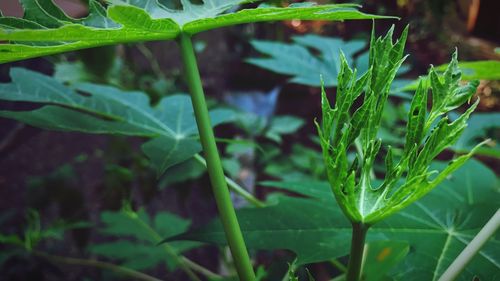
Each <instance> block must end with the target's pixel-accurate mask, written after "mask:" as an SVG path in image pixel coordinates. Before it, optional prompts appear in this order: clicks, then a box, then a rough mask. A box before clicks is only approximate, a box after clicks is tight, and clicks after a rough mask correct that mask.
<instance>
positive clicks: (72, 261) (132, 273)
mask: <svg viewBox="0 0 500 281" xmlns="http://www.w3.org/2000/svg"><path fill="white" fill-rule="evenodd" d="M32 253H33V254H34V255H35V256H38V257H42V258H44V259H47V260H50V261H53V262H56V263H64V264H69V265H81V266H91V267H96V268H100V269H106V270H110V271H113V272H115V273H117V274H121V275H124V276H128V277H131V278H133V279H135V280H143V281H162V280H161V279H158V278H155V277H153V276H150V275H147V274H145V273H142V272H139V271H136V270H133V269H130V268H128V267H124V266H119V265H115V264H112V263H109V262H103V261H98V260H88V259H78V258H70V257H63V256H55V255H50V254H47V253H44V252H39V251H32Z"/></svg>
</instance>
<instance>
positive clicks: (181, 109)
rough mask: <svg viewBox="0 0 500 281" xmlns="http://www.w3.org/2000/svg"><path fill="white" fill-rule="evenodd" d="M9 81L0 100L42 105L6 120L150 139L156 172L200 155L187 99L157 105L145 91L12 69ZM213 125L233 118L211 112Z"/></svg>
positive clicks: (149, 151) (175, 98)
mask: <svg viewBox="0 0 500 281" xmlns="http://www.w3.org/2000/svg"><path fill="white" fill-rule="evenodd" d="M11 78H12V82H11V83H6V84H0V100H7V101H15V102H31V103H36V104H40V105H42V107H41V108H39V109H35V110H31V111H6V110H3V111H0V117H6V118H11V119H15V120H18V121H20V122H24V123H26V124H29V125H32V126H35V127H40V128H44V129H50V130H59V131H76V132H83V133H93V134H119V135H126V136H141V137H148V138H152V139H151V140H150V141H148V142H146V144H144V146H143V150H144V152H145V153H146V155H147V156H148V157H149V158H150V159H151V161H152V163H153V165H154V167H155V169H156V170H157V172H158V174H159V175H161V174H163V172H164V171H165V170H166V169H167V168H169V167H171V166H173V165H175V164H177V163H180V162H183V161H184V160H187V159H189V158H191V157H192V156H194V155H195V154H196V153H198V152H200V151H201V146H200V145H199V141H198V139H197V127H196V122H195V119H194V114H193V109H192V106H191V100H190V98H189V96H188V95H182V94H178V95H173V96H169V97H164V98H163V99H162V100H161V101H160V102H159V103H158V105H156V106H154V107H153V106H151V105H150V102H149V98H148V96H147V95H146V94H144V93H142V92H126V91H122V90H120V89H118V88H115V87H109V86H102V85H96V84H90V83H76V84H73V85H71V86H66V85H64V84H62V83H60V82H58V81H57V80H56V79H54V78H52V77H48V76H45V75H42V74H38V73H36V72H32V71H29V70H25V69H21V68H13V69H11ZM211 117H212V121H213V125H216V124H220V123H222V122H226V121H228V120H231V118H233V111H231V110H225V109H220V110H213V111H212V112H211Z"/></svg>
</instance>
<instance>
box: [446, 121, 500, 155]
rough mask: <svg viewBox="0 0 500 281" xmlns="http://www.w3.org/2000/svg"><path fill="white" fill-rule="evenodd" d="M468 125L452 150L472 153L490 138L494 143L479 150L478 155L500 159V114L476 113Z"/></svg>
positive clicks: (490, 142) (491, 142) (487, 144)
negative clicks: (472, 150)
mask: <svg viewBox="0 0 500 281" xmlns="http://www.w3.org/2000/svg"><path fill="white" fill-rule="evenodd" d="M467 123H468V126H467V128H466V129H465V130H464V132H463V134H462V135H461V136H460V138H459V139H458V141H457V142H456V143H455V144H454V145H453V146H452V149H453V150H455V151H470V150H471V149H473V147H474V145H475V144H476V143H478V142H480V141H484V140H485V139H488V138H490V139H492V141H489V142H487V143H486V145H484V146H481V147H480V148H478V149H477V153H478V154H482V155H488V156H492V157H496V158H500V143H499V142H500V114H499V113H475V114H473V115H472V116H471V117H470V119H469V121H468V122H467ZM490 131H491V133H490Z"/></svg>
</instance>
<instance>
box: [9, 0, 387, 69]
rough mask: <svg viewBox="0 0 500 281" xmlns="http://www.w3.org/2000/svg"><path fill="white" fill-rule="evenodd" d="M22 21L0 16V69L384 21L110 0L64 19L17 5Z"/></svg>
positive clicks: (94, 0)
mask: <svg viewBox="0 0 500 281" xmlns="http://www.w3.org/2000/svg"><path fill="white" fill-rule="evenodd" d="M20 2H21V4H22V6H23V8H24V17H23V18H13V17H6V16H0V42H1V41H6V42H7V43H5V44H0V53H1V54H2V56H0V63H5V62H11V61H16V60H23V59H28V58H34V57H40V56H46V55H51V54H57V53H62V52H68V51H74V50H80V49H85V48H92V47H98V46H104V45H113V44H119V43H130V42H139V41H155V40H172V39H175V38H177V37H178V36H179V35H180V33H187V34H190V35H193V34H196V33H199V32H202V31H206V30H210V29H215V28H220V27H224V26H231V25H236V24H243V23H251V22H262V21H278V20H291V19H302V20H347V19H375V18H387V17H383V16H375V15H369V14H365V13H362V12H360V11H359V10H358V6H357V5H354V4H332V5H309V6H289V7H285V8H277V7H261V8H255V9H243V10H240V11H236V12H229V13H226V12H227V11H228V10H230V9H233V8H236V7H238V5H240V4H244V3H248V2H252V1H248V0H229V1H227V0H204V1H203V3H202V4H194V3H191V2H190V1H181V3H182V8H181V9H175V8H173V7H167V6H165V5H164V3H163V2H160V1H157V0H110V1H109V2H110V3H109V4H108V5H107V7H106V8H105V7H104V6H103V5H102V4H100V2H99V1H98V0H89V15H88V16H87V17H85V18H82V19H75V18H71V17H70V16H68V15H66V14H65V13H64V12H63V11H62V10H61V9H60V8H59V7H58V6H57V5H55V4H54V2H53V0H20Z"/></svg>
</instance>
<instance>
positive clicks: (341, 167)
mask: <svg viewBox="0 0 500 281" xmlns="http://www.w3.org/2000/svg"><path fill="white" fill-rule="evenodd" d="M407 33H408V29H405V31H403V34H402V36H401V38H400V39H399V40H397V41H396V43H392V29H391V30H390V31H389V32H388V33H387V35H386V36H385V37H380V38H377V39H375V36H374V35H372V41H371V44H370V69H369V71H367V72H366V73H364V74H363V76H361V77H360V78H357V77H356V71H354V72H353V71H352V70H351V69H350V68H349V66H348V64H347V62H346V59H345V57H343V56H341V61H342V67H341V70H340V73H339V86H338V88H337V100H336V102H335V107H334V108H332V107H331V106H330V104H329V102H328V99H327V97H326V93H325V91H323V99H322V109H323V119H322V124H321V125H319V124H318V131H319V134H320V138H321V145H322V148H323V155H324V159H325V164H326V167H327V174H328V178H329V181H330V185H331V188H332V191H333V193H334V195H335V198H336V199H337V201H338V203H339V205H340V207H341V208H342V210H343V212H344V214H345V215H346V216H347V217H348V218H349V220H350V221H351V222H352V226H353V234H352V244H351V255H350V260H349V270H348V272H347V277H346V279H347V280H348V281H354V280H359V278H360V275H361V263H362V258H363V248H364V243H365V242H364V241H365V237H366V232H367V231H368V228H369V227H371V226H372V225H373V224H375V223H377V222H379V221H381V220H383V219H384V218H386V217H388V216H390V215H392V214H394V213H396V212H397V211H399V210H401V209H403V208H405V207H407V206H408V205H409V204H411V203H413V202H415V201H416V200H418V199H420V198H421V197H423V196H424V195H425V194H427V193H428V192H429V191H430V190H432V189H433V188H434V187H436V186H437V185H438V184H439V183H440V182H442V181H443V180H444V179H445V178H446V177H447V176H448V175H450V174H451V173H452V172H454V171H455V170H456V169H457V168H458V167H460V166H461V165H463V164H464V163H465V161H466V160H467V159H469V158H470V157H471V156H472V154H473V153H474V149H472V151H471V152H470V153H468V154H466V155H463V156H460V157H458V158H457V159H455V160H453V161H452V162H450V164H449V166H448V167H447V168H446V169H444V170H443V171H441V172H440V173H438V174H437V175H435V174H436V173H435V172H434V171H432V170H429V166H430V164H431V162H432V160H433V159H434V158H435V157H436V156H437V155H438V154H440V153H441V152H442V151H443V150H444V149H445V148H446V147H448V146H450V145H452V144H453V143H455V142H456V141H457V139H458V138H459V136H460V134H461V133H462V131H463V130H464V128H465V127H466V124H467V123H466V122H467V119H468V118H469V115H470V114H471V113H472V111H473V110H474V108H475V107H476V106H477V102H476V103H475V104H474V105H473V106H471V107H469V109H467V111H466V112H465V113H464V114H462V115H461V116H460V117H459V118H457V120H455V121H453V122H451V123H450V122H449V121H448V118H447V117H446V116H444V115H446V114H447V113H448V112H449V111H451V110H453V109H455V108H457V107H459V106H461V105H462V104H463V103H465V102H467V101H468V100H470V99H471V97H472V95H473V94H474V93H475V91H476V87H477V85H478V82H476V81H473V82H471V83H469V84H467V85H464V86H461V85H459V81H460V77H461V73H460V71H459V69H458V66H457V64H458V63H457V53H456V52H455V53H454V55H453V58H452V61H451V63H450V64H449V65H448V67H447V69H446V71H445V72H444V74H443V75H438V74H437V73H436V71H435V70H434V69H431V71H430V73H429V77H430V81H431V82H430V88H429V87H425V86H423V85H422V84H420V85H419V87H418V88H417V91H416V94H415V96H414V97H413V100H412V104H411V108H410V112H409V116H408V120H407V131H406V143H405V144H404V148H403V153H402V155H401V156H400V158H399V159H397V160H395V159H394V158H393V155H392V150H391V148H390V147H388V148H387V155H386V156H385V163H386V171H385V178H384V180H383V182H382V183H381V184H380V183H374V182H373V180H372V179H373V177H374V176H373V171H372V169H373V164H374V162H375V160H376V158H377V156H378V155H379V151H380V148H381V144H382V141H381V140H380V139H377V131H378V128H379V127H380V122H381V116H382V111H383V106H384V105H385V103H386V100H387V97H388V95H389V90H390V84H391V81H392V80H393V79H394V77H395V75H396V72H397V70H398V68H399V67H400V66H401V64H402V63H403V61H404V58H403V51H404V44H405V42H406V36H407ZM429 90H432V107H431V109H430V110H429V111H428V110H427V95H428V92H429ZM362 94H363V95H362ZM361 95H362V96H361ZM360 96H361V97H362V99H363V103H362V105H361V106H359V108H358V109H355V112H354V113H351V110H354V109H353V103H354V101H355V100H356V99H358V98H359V97H360ZM354 146H356V149H357V154H356V158H355V159H354V161H352V162H351V163H350V162H349V160H348V159H347V153H346V152H347V151H348V150H349V149H350V148H351V147H354Z"/></svg>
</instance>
